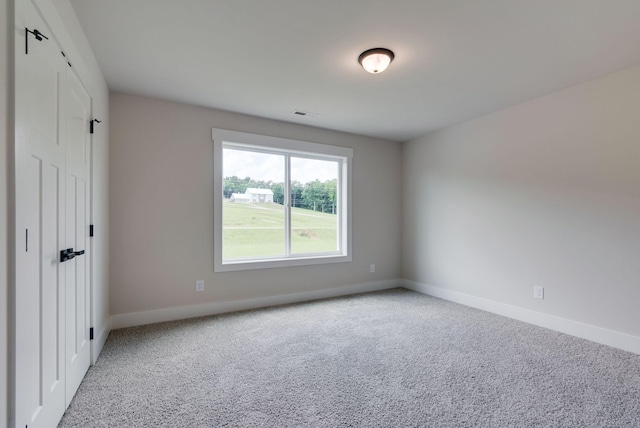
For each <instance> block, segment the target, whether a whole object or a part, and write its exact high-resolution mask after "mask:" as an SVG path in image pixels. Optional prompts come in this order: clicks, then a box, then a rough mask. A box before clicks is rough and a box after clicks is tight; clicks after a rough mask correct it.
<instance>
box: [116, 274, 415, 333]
mask: <svg viewBox="0 0 640 428" xmlns="http://www.w3.org/2000/svg"><path fill="white" fill-rule="evenodd" d="M402 284H403V280H401V279H390V280H386V281H376V282H364V283H360V284H352V285H347V286H344V287H336V288H326V289H322V290H314V291H305V292H301V293H291V294H281V295H278V296H268V297H258V298H255V299H244V300H233V301H228V302H211V303H205V304H200V305H189V306H178V307H174V308H166V309H156V310H153V311H145V312H131V313H128V314H118V315H113V316H112V317H111V328H113V329H118V328H125V327H134V326H138V325H145V324H154V323H158V322H165V321H175V320H181V319H187V318H196V317H204V316H208V315H216V314H223V313H227V312H235V311H243V310H247V309H256V308H264V307H268V306H276V305H285V304H289V303H299V302H307V301H310V300H318V299H326V298H330V297H339V296H346V295H349V294H358V293H366V292H369V291H380V290H387V289H390V288H396V287H401V286H402Z"/></svg>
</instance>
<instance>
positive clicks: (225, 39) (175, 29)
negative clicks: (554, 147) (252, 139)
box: [71, 0, 640, 141]
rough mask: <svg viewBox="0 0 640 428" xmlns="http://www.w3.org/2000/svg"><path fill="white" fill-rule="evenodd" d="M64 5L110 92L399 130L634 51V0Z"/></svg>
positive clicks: (472, 113) (384, 134) (496, 102)
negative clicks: (364, 60) (384, 52)
mask: <svg viewBox="0 0 640 428" xmlns="http://www.w3.org/2000/svg"><path fill="white" fill-rule="evenodd" d="M71 3H72V5H73V7H74V9H75V11H76V13H77V15H78V18H79V20H80V22H81V24H82V26H83V28H84V30H85V32H86V34H87V37H88V38H89V42H90V43H91V46H92V47H93V50H94V52H95V54H96V56H97V58H98V62H99V64H100V67H101V68H102V71H103V73H104V76H105V78H106V80H107V84H108V85H109V87H110V88H111V90H114V91H118V92H126V93H132V94H140V95H146V96H151V97H157V98H163V99H168V100H174V101H180V102H185V103H190V104H196V105H201V106H206V107H212V108H218V109H223V110H230V111H234V112H240V113H247V114H251V115H256V116H262V117H267V118H271V119H278V120H284V121H288V122H295V123H304V124H307V125H312V126H318V127H322V128H329V129H335V130H340V131H346V132H352V133H356V134H363V135H369V136H375V137H380V138H384V139H389V140H395V141H405V140H409V139H412V138H415V137H418V136H421V135H424V134H426V133H428V132H430V131H433V130H436V129H439V128H442V127H445V126H448V125H451V124H454V123H459V122H462V121H464V120H468V119H470V118H473V117H477V116H480V115H483V114H486V113H489V112H492V111H496V110H499V109H501V108H504V107H507V106H510V105H513V104H516V103H519V102H522V101H526V100H529V99H533V98H536V97H539V96H542V95H545V94H548V93H550V92H553V91H556V90H559V89H562V88H565V87H569V86H572V85H575V84H578V83H581V82H584V81H587V80H590V79H592V78H595V77H599V76H603V75H605V74H608V73H610V72H613V71H616V70H619V69H621V68H624V67H627V66H631V65H634V64H638V63H640V0H393V1H391V0H321V1H319V0H268V1H266V0H108V1H104V0H71ZM374 47H385V48H389V49H391V50H393V51H394V52H395V54H396V59H395V60H394V61H393V63H392V64H391V66H390V67H389V69H388V70H387V71H385V72H384V73H383V74H380V75H371V74H368V73H366V72H365V71H364V70H363V69H362V68H361V67H360V65H359V64H358V62H357V58H358V55H359V54H360V53H361V52H362V51H364V50H366V49H369V48H374ZM294 110H303V111H307V112H312V113H317V114H319V117H316V118H309V117H307V118H302V117H296V116H294V115H293V114H292V113H293V111H294Z"/></svg>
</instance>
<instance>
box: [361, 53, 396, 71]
mask: <svg viewBox="0 0 640 428" xmlns="http://www.w3.org/2000/svg"><path fill="white" fill-rule="evenodd" d="M393 58H395V55H394V54H393V52H391V51H390V50H389V49H385V48H373V49H369V50H366V51H364V52H362V53H361V54H360V56H359V57H358V62H359V63H360V65H361V66H362V68H364V69H365V70H366V71H368V72H369V73H371V74H379V73H382V72H383V71H385V70H386V69H387V67H389V64H391V61H393Z"/></svg>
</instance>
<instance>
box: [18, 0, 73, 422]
mask: <svg viewBox="0 0 640 428" xmlns="http://www.w3.org/2000/svg"><path fill="white" fill-rule="evenodd" d="M15 5H16V34H15V38H16V45H15V60H16V61H15V67H16V73H15V80H16V89H15V90H16V93H15V99H16V128H15V131H16V164H15V165H16V254H15V256H16V295H15V298H16V308H15V310H16V313H15V316H16V332H15V341H16V359H15V365H16V415H15V416H16V426H18V427H21V428H22V427H25V426H28V427H29V428H36V427H50V426H56V424H57V422H58V420H59V419H60V417H61V416H62V414H63V413H64V410H65V362H64V349H65V331H64V330H65V312H64V310H65V269H64V266H63V265H61V264H60V262H59V255H60V248H61V247H62V246H63V245H64V243H65V200H66V199H65V191H66V189H65V163H66V159H65V158H66V145H65V140H64V138H63V135H62V133H61V132H60V131H61V128H62V127H63V126H64V123H63V119H62V118H64V116H65V112H64V103H63V98H62V97H63V94H64V91H65V88H64V86H65V77H64V76H65V73H66V70H65V67H68V66H67V64H66V62H65V61H64V60H63V57H62V55H61V54H60V49H59V47H58V46H57V45H56V42H55V41H54V39H53V37H52V34H51V32H50V30H49V28H48V27H47V25H46V24H45V22H44V21H43V20H42V19H41V17H40V15H39V14H38V13H37V11H36V10H35V9H34V6H33V5H32V4H31V2H29V1H17V2H15ZM27 29H29V30H30V31H33V32H35V31H36V30H37V31H38V32H39V33H41V35H40V36H38V37H36V36H35V35H34V34H33V33H29V32H27ZM36 34H38V33H36ZM45 37H48V39H46V38H45ZM38 38H40V39H41V40H38ZM27 43H28V45H27ZM27 47H28V52H27Z"/></svg>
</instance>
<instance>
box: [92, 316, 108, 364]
mask: <svg viewBox="0 0 640 428" xmlns="http://www.w3.org/2000/svg"><path fill="white" fill-rule="evenodd" d="M110 331H111V318H107V321H106V322H105V323H104V326H102V330H100V331H99V332H98V334H97V335H96V334H95V332H94V335H93V343H91V364H95V363H96V361H97V360H98V356H100V352H102V348H103V347H104V344H105V342H106V341H107V337H109V332H110Z"/></svg>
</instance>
